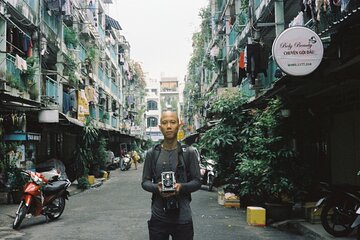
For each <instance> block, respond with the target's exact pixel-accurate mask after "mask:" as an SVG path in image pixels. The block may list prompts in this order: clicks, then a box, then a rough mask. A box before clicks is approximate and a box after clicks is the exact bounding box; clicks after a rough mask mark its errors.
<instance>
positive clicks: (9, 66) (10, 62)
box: [6, 54, 25, 89]
mask: <svg viewBox="0 0 360 240" xmlns="http://www.w3.org/2000/svg"><path fill="white" fill-rule="evenodd" d="M6 72H7V73H8V74H9V75H10V76H12V78H11V80H12V82H11V83H10V82H8V83H7V84H9V85H10V86H11V87H16V88H23V89H25V84H24V82H23V81H22V80H21V77H20V73H21V72H20V69H18V68H17V67H16V66H15V57H14V56H12V55H11V54H6Z"/></svg>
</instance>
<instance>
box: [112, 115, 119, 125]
mask: <svg viewBox="0 0 360 240" xmlns="http://www.w3.org/2000/svg"><path fill="white" fill-rule="evenodd" d="M111 126H112V127H113V128H118V119H117V117H114V116H112V117H111Z"/></svg>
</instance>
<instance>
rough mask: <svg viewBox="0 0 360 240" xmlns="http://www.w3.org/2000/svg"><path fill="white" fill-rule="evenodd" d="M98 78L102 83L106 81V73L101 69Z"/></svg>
mask: <svg viewBox="0 0 360 240" xmlns="http://www.w3.org/2000/svg"><path fill="white" fill-rule="evenodd" d="M98 78H99V79H100V81H103V82H104V81H105V73H104V70H103V69H102V68H101V67H99V68H98Z"/></svg>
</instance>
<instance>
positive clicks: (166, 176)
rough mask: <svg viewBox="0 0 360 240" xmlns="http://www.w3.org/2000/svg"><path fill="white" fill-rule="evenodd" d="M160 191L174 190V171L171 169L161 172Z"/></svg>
mask: <svg viewBox="0 0 360 240" xmlns="http://www.w3.org/2000/svg"><path fill="white" fill-rule="evenodd" d="M161 183H162V188H161V191H162V192H175V183H176V181H175V173H174V172H172V171H169V172H162V173H161Z"/></svg>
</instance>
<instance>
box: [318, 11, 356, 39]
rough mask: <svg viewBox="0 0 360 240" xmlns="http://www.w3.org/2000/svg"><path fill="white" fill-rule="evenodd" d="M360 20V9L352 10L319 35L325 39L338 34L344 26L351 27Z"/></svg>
mask: <svg viewBox="0 0 360 240" xmlns="http://www.w3.org/2000/svg"><path fill="white" fill-rule="evenodd" d="M359 19H360V7H358V8H355V9H352V10H351V11H349V12H348V13H346V14H345V15H344V16H343V17H341V18H340V19H339V20H338V21H335V22H333V23H332V24H330V25H329V27H327V28H326V29H325V30H323V31H322V32H320V33H319V36H320V37H323V36H325V35H328V34H333V33H335V32H337V31H338V30H339V29H340V28H342V27H344V26H351V25H353V24H354V23H357V22H358V21H359Z"/></svg>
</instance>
